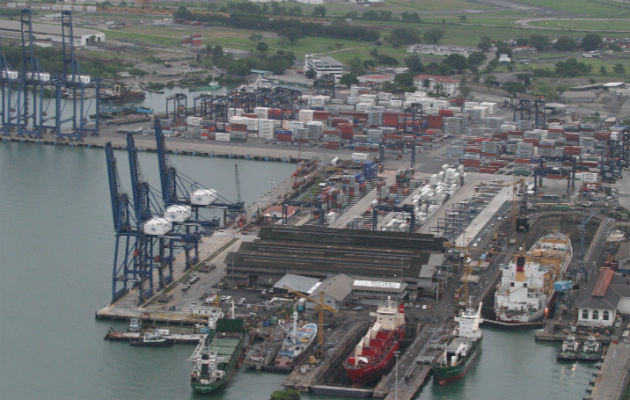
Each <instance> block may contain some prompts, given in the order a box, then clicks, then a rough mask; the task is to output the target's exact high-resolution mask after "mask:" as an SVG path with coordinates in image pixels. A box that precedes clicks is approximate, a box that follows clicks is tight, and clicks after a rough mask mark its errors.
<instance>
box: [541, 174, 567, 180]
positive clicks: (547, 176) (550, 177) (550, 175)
mask: <svg viewBox="0 0 630 400" xmlns="http://www.w3.org/2000/svg"><path fill="white" fill-rule="evenodd" d="M545 178H546V179H562V178H564V177H563V176H562V175H560V174H545Z"/></svg>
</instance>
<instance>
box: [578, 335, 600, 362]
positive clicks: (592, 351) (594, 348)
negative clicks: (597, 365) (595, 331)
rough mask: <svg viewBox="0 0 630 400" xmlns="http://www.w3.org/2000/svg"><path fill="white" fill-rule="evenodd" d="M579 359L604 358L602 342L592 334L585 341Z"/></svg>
mask: <svg viewBox="0 0 630 400" xmlns="http://www.w3.org/2000/svg"><path fill="white" fill-rule="evenodd" d="M577 359H578V360H580V361H599V360H601V359H602V344H601V343H600V342H599V341H598V340H597V338H595V336H593V335H590V336H589V337H588V338H587V339H586V340H585V341H584V343H582V350H581V351H580V352H579V353H578V355H577Z"/></svg>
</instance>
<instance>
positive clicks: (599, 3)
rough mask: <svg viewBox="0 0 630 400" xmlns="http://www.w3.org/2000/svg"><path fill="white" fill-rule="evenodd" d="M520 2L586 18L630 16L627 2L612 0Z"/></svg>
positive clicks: (536, 0) (523, 0)
mask: <svg viewBox="0 0 630 400" xmlns="http://www.w3.org/2000/svg"><path fill="white" fill-rule="evenodd" d="M518 2H519V3H523V4H529V5H532V6H537V7H542V8H551V9H554V10H560V11H567V12H569V13H572V14H575V15H581V16H586V17H610V18H615V17H617V18H619V17H622V16H630V4H629V3H628V2H627V1H626V2H625V3H621V2H617V1H612V0H553V1H549V0H518Z"/></svg>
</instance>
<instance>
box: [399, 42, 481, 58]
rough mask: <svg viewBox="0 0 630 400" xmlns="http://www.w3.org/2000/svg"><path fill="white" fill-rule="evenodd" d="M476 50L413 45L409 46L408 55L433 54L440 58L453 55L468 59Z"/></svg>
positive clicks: (458, 47) (434, 45)
mask: <svg viewBox="0 0 630 400" xmlns="http://www.w3.org/2000/svg"><path fill="white" fill-rule="evenodd" d="M475 51H476V49H473V48H471V47H462V46H442V45H437V44H420V43H417V44H412V45H410V46H407V53H413V54H432V55H438V56H450V55H451V54H459V55H461V56H464V57H468V56H469V55H471V54H472V53H474V52H475Z"/></svg>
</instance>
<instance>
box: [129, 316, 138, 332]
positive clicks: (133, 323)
mask: <svg viewBox="0 0 630 400" xmlns="http://www.w3.org/2000/svg"><path fill="white" fill-rule="evenodd" d="M140 329H142V323H141V322H140V319H138V318H131V319H130V320H129V328H127V331H129V332H140Z"/></svg>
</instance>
